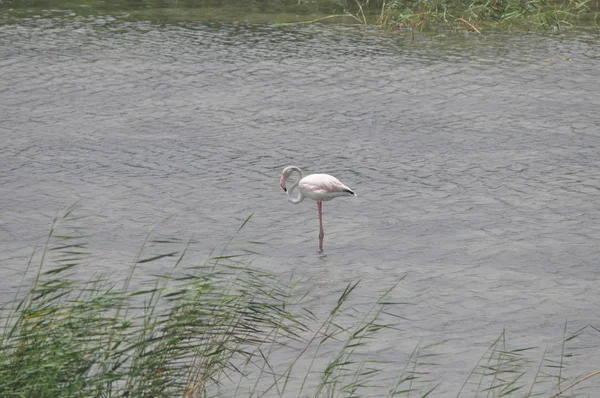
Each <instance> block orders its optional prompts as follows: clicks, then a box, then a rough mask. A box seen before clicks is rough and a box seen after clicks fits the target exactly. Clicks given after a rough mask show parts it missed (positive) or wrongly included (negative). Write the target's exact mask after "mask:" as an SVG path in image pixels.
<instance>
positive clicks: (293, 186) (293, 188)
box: [286, 167, 304, 205]
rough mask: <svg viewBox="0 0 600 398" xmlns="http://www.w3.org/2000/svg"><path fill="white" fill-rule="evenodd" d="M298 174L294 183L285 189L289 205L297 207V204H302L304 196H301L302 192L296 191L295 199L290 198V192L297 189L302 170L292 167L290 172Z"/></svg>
mask: <svg viewBox="0 0 600 398" xmlns="http://www.w3.org/2000/svg"><path fill="white" fill-rule="evenodd" d="M294 171H295V172H296V173H298V179H297V180H296V181H294V183H293V184H292V185H291V186H290V187H289V188H288V189H287V192H286V194H287V200H288V201H290V202H291V203H293V204H295V205H297V204H298V203H300V202H302V201H303V200H304V195H302V192H300V190H298V195H296V197H293V196H292V192H293V191H294V190H295V189H296V188H297V187H298V184H300V180H301V179H302V177H303V174H302V170H300V169H299V168H298V167H292V171H291V172H290V174H291V173H293V172H294Z"/></svg>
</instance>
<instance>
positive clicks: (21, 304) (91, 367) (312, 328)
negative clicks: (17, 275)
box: [0, 207, 600, 398]
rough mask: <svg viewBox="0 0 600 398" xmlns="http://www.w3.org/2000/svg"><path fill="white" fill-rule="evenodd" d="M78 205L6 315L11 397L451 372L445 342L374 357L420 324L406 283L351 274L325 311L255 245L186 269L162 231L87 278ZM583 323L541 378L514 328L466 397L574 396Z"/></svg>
mask: <svg viewBox="0 0 600 398" xmlns="http://www.w3.org/2000/svg"><path fill="white" fill-rule="evenodd" d="M74 210H75V207H71V208H69V209H67V210H65V211H63V212H60V213H59V214H58V215H57V216H56V218H55V220H54V222H53V224H52V227H51V230H50V233H49V235H48V238H47V240H46V243H45V246H44V248H43V250H42V252H41V253H39V254H38V255H32V256H31V258H30V261H29V265H28V267H27V268H28V269H29V268H32V265H33V261H34V259H35V260H36V262H38V257H39V263H38V264H37V267H36V271H35V272H32V274H33V275H30V273H28V272H25V273H24V279H23V281H22V282H21V286H20V288H19V289H18V290H17V291H16V293H15V296H14V299H13V300H12V301H10V302H9V303H8V305H6V306H5V307H4V308H3V309H2V312H1V313H0V314H1V317H0V320H2V324H1V325H2V326H1V329H0V330H1V335H0V396H2V397H36V398H37V397H65V396H69V397H145V396H151V397H190V398H191V397H205V396H214V395H218V394H220V393H224V394H225V395H226V396H244V397H246V396H249V397H264V396H278V397H281V396H292V395H293V396H313V397H360V396H370V395H373V394H376V395H377V396H388V397H396V396H406V397H411V396H413V397H427V396H430V395H431V394H432V393H433V392H435V391H436V388H437V387H438V386H439V384H440V383H439V382H438V381H436V376H435V374H434V373H433V372H431V370H432V369H436V368H438V370H439V367H440V365H439V363H438V361H437V360H438V358H440V354H438V353H436V348H437V347H439V345H437V344H433V345H425V346H421V345H420V344H419V345H417V347H415V349H414V350H413V352H412V353H411V354H410V355H408V356H407V358H408V359H405V360H404V362H403V363H400V362H396V361H392V362H390V361H389V360H382V359H380V358H378V356H377V355H374V354H373V353H372V352H370V351H371V350H370V347H371V343H372V342H373V341H375V340H376V339H379V338H381V337H384V336H386V334H388V333H392V334H395V335H396V336H397V333H400V330H401V329H400V328H399V327H400V325H404V324H406V323H407V322H408V321H407V320H406V319H404V318H403V317H402V316H401V315H399V314H398V311H399V309H400V308H402V307H401V305H402V304H403V303H399V302H395V301H393V300H392V295H393V292H394V291H395V289H396V288H397V286H398V285H399V284H401V283H402V280H400V281H398V282H397V283H396V284H394V285H393V286H390V287H388V289H387V290H385V291H383V292H382V293H380V294H379V298H377V299H375V300H374V301H373V302H372V304H370V305H366V304H365V303H362V304H361V305H357V304H356V303H354V304H353V303H352V300H351V297H352V294H353V292H354V291H355V289H356V287H357V285H358V284H359V282H352V283H349V284H348V285H347V286H346V287H345V288H343V289H341V290H340V296H339V298H338V300H337V302H336V303H335V304H334V305H333V308H331V309H330V310H329V311H327V312H326V313H325V314H323V316H324V318H325V319H324V320H319V318H320V317H319V314H315V313H314V311H313V310H312V309H311V308H309V306H308V304H307V303H306V302H305V299H306V297H307V295H308V292H306V291H303V288H302V287H301V284H300V283H299V281H297V280H294V278H291V279H290V281H289V282H287V283H283V282H281V281H280V280H279V279H278V278H275V277H274V276H273V275H271V274H269V273H266V272H264V271H260V270H259V269H257V268H254V267H252V266H251V264H250V261H249V260H248V255H249V253H250V252H251V251H250V250H248V249H237V250H236V249H235V248H234V247H232V245H231V242H230V243H229V244H227V245H226V248H225V249H224V250H223V252H222V253H221V254H220V255H217V256H211V257H210V258H209V259H208V260H206V261H203V262H202V263H201V264H199V265H193V266H184V265H183V260H184V258H185V256H186V253H187V251H188V245H187V244H183V246H182V248H181V250H178V251H167V252H162V253H157V252H154V253H152V254H146V253H147V251H148V247H149V246H150V245H153V244H154V245H158V246H160V244H161V243H173V242H177V240H169V239H167V240H164V239H152V231H151V232H150V233H149V234H148V237H147V239H146V241H145V242H144V243H143V244H142V248H141V249H140V251H139V254H138V255H137V257H136V259H135V260H134V261H133V263H132V264H131V266H130V268H129V270H128V271H127V276H126V277H125V278H124V280H123V283H122V286H117V284H116V283H114V282H110V281H109V280H107V279H102V278H99V277H91V278H90V277H83V276H82V275H86V274H87V273H88V272H89V271H88V270H89V266H88V264H87V263H88V261H89V260H90V253H89V250H88V245H87V242H86V235H85V234H84V233H83V232H84V231H82V230H81V226H80V224H79V223H78V220H79V219H80V217H78V216H76V215H75V212H74ZM249 219H250V217H249V218H248V219H246V220H245V221H244V223H243V224H242V227H243V226H244V225H245V224H246V223H247V222H248V221H249ZM240 228H241V227H240ZM252 244H254V243H252ZM154 262H162V264H163V266H164V267H165V269H167V271H165V272H164V274H161V275H157V276H154V277H153V279H152V281H151V283H150V284H143V285H142V286H136V287H133V286H132V285H133V279H134V278H133V275H134V271H135V269H136V267H141V266H145V265H148V264H150V263H154ZM167 263H168V264H170V266H169V267H168V268H167V267H166V264H167ZM28 277H29V278H28ZM402 330H406V327H403V328H402ZM583 330H584V329H580V330H578V331H576V332H575V333H571V334H569V333H567V324H566V323H565V336H564V338H563V342H562V349H561V353H560V356H559V358H558V359H552V358H550V357H549V356H547V355H546V354H544V355H543V357H542V359H541V361H539V364H538V363H536V365H535V367H534V371H535V373H534V374H533V375H532V374H531V366H530V365H531V363H532V360H531V358H530V357H527V356H526V354H527V353H529V352H530V348H520V349H510V348H509V347H508V342H507V339H506V335H505V333H502V334H501V335H500V337H498V339H496V341H494V342H493V344H492V345H491V346H490V348H489V349H488V350H487V351H486V352H485V353H484V355H483V356H482V358H481V360H480V361H479V362H478V363H477V364H475V367H474V369H473V371H472V372H471V374H470V375H469V377H468V378H467V380H466V381H465V383H464V385H463V387H462V388H461V390H460V391H459V392H458V395H457V396H461V397H462V396H465V397H473V396H483V395H485V396H492V397H501V396H526V397H529V396H533V395H535V394H537V393H539V392H540V391H541V392H545V393H548V392H550V391H552V392H554V393H555V397H558V396H560V394H562V393H563V392H567V391H568V392H571V391H572V390H573V389H574V388H575V387H577V386H580V385H581V384H582V383H584V382H585V381H586V380H589V379H591V378H593V377H594V376H596V375H598V374H600V371H599V372H593V373H590V374H588V375H586V376H584V377H581V378H579V379H577V380H575V381H571V382H570V383H569V381H568V380H567V378H566V376H565V372H564V370H565V369H566V367H567V366H568V359H569V358H570V357H571V353H570V351H569V347H568V345H567V344H568V343H570V342H571V341H572V340H574V339H575V338H576V337H577V336H578V335H579V334H580V333H582V331H583ZM390 373H392V374H393V376H392V377H391V376H390ZM438 374H439V373H438Z"/></svg>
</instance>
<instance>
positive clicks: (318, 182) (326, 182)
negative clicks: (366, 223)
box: [281, 166, 357, 252]
mask: <svg viewBox="0 0 600 398" xmlns="http://www.w3.org/2000/svg"><path fill="white" fill-rule="evenodd" d="M294 172H296V173H297V174H298V175H299V177H298V180H297V181H296V182H294V183H293V184H292V185H291V186H290V188H289V189H288V188H287V179H288V177H289V176H290V175H291V174H292V173H294ZM281 188H283V190H284V191H285V192H286V194H287V198H288V201H290V202H291V203H293V204H298V203H300V202H302V201H303V200H304V198H305V197H306V198H310V199H312V200H314V201H316V202H317V210H318V211H319V227H320V228H319V251H320V252H323V237H324V236H325V233H324V232H323V202H324V201H328V200H332V199H333V198H336V197H338V196H357V195H356V194H355V193H354V191H352V190H351V189H350V188H348V187H347V186H346V185H344V184H343V183H342V182H341V181H340V180H338V179H337V178H335V177H334V176H331V175H329V174H311V175H308V176H306V177H303V174H302V170H300V168H298V167H296V166H288V167H286V168H285V169H283V172H282V174H281ZM296 188H298V195H296V196H294V191H295V189H296Z"/></svg>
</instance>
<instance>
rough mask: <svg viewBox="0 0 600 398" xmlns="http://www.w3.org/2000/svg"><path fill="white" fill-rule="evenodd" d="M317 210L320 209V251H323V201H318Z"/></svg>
mask: <svg viewBox="0 0 600 398" xmlns="http://www.w3.org/2000/svg"><path fill="white" fill-rule="evenodd" d="M317 210H319V252H320V253H322V252H323V237H324V236H325V232H323V202H317Z"/></svg>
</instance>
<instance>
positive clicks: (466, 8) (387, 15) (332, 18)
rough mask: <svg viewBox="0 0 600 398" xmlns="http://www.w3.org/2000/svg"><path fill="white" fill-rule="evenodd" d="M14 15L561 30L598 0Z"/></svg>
mask: <svg viewBox="0 0 600 398" xmlns="http://www.w3.org/2000/svg"><path fill="white" fill-rule="evenodd" d="M0 7H1V8H2V9H5V10H9V11H10V12H13V13H24V12H25V13H26V12H35V13H41V14H44V13H52V12H62V11H65V10H68V11H70V12H72V13H74V14H77V15H83V16H90V15H112V16H115V17H118V18H121V19H127V20H152V21H163V22H168V21H170V22H177V21H205V22H206V21H220V22H247V23H313V22H335V23H352V24H363V25H376V26H380V27H382V28H385V29H416V30H432V29H440V28H444V29H458V30H465V29H466V30H469V31H472V32H481V30H483V29H490V28H500V29H519V30H523V29H543V30H548V29H562V28H566V27H573V26H579V25H590V24H592V25H595V24H597V22H598V18H599V15H600V14H599V10H600V2H599V1H598V0H554V1H552V0H526V1H523V0H474V1H449V0H416V1H412V0H411V1H408V0H300V1H298V0H255V1H242V0H109V1H97V0H86V1H84V2H76V1H72V0H62V1H60V2H57V3H54V4H52V7H50V6H49V5H48V3H47V2H45V1H40V0H28V1H17V0H5V1H3V2H1V3H0Z"/></svg>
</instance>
